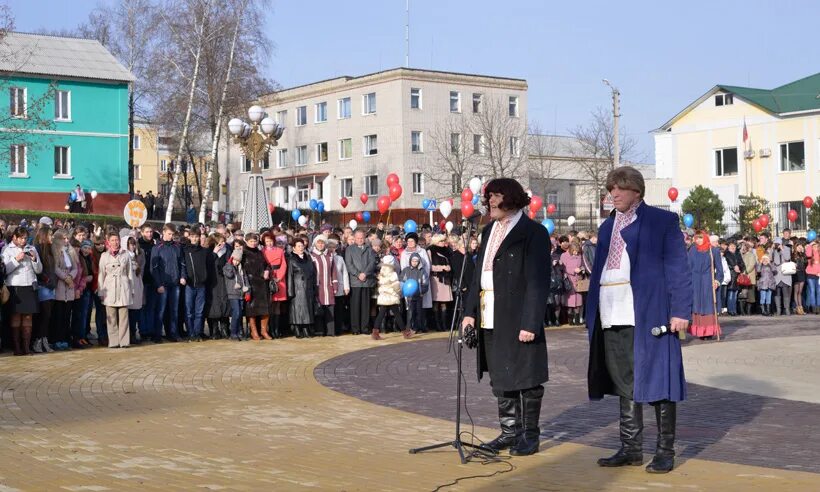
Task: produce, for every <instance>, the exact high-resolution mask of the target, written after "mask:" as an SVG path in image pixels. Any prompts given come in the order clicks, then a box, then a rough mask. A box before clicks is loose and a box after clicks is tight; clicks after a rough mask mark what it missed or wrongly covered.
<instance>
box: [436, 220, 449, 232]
mask: <svg viewBox="0 0 820 492" xmlns="http://www.w3.org/2000/svg"><path fill="white" fill-rule="evenodd" d="M446 225H447V221H446V220H442V221H441V222H439V223H438V229H439V230H440V231H443V230H444V226H446Z"/></svg>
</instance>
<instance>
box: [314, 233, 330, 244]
mask: <svg viewBox="0 0 820 492" xmlns="http://www.w3.org/2000/svg"><path fill="white" fill-rule="evenodd" d="M319 241H322V242H323V243H325V244H327V236H325V235H324V234H317V235H316V237H314V238H313V246H316V243H318V242H319Z"/></svg>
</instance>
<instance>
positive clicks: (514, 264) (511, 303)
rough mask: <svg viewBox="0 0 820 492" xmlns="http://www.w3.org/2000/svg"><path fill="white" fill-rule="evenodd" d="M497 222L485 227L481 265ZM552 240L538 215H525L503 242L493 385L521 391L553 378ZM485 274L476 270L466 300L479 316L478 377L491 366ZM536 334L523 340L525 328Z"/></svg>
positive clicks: (497, 271)
mask: <svg viewBox="0 0 820 492" xmlns="http://www.w3.org/2000/svg"><path fill="white" fill-rule="evenodd" d="M492 225H493V223H490V224H488V226H487V227H485V228H484V231H483V235H484V240H483V241H482V242H481V248H480V249H479V253H478V259H477V261H476V265H483V264H484V255H485V253H486V248H487V244H488V243H489V242H490V241H489V236H488V234H491V233H492ZM549 244H550V240H549V234H548V233H547V230H546V229H545V228H544V227H543V226H542V225H541V224H538V223H536V222H534V221H533V220H532V219H530V218H529V217H527V216H526V214H521V218H520V219H519V220H518V223H517V224H516V225H515V227H513V228H512V230H510V231H509V233H508V234H507V237H506V238H504V241H502V242H501V245H500V246H499V248H498V251H497V252H496V254H495V257H494V259H493V286H494V290H495V309H494V312H495V319H494V320H493V345H494V350H493V353H492V357H493V360H492V361H491V362H490V364H489V366H490V367H492V368H493V373H491V374H490V380H491V381H492V385H493V389H494V390H499V391H515V390H522V389H528V388H533V387H535V386H538V385H540V384H541V383H543V382H545V381H547V380H548V379H549V371H548V369H547V340H546V337H545V336H544V315H545V314H546V312H547V295H548V294H549V282H550V268H549V267H550V248H549ZM480 294H481V275H479V274H478V269H476V275H474V276H473V281H472V284H471V285H470V290H469V292H468V294H467V298H466V300H465V303H464V315H465V316H472V317H474V318H475V319H476V327H477V328H476V329H477V330H478V342H479V346H478V350H477V357H478V363H477V367H476V369H477V371H478V378H479V380H480V379H481V376H482V374H483V373H484V372H486V371H487V370H488V363H487V354H486V353H485V350H484V333H483V332H484V330H483V329H481V328H478V327H479V326H481V316H480V315H481V312H480V310H479V302H480ZM521 330H526V331H528V332H530V333H534V334H535V339H534V340H533V341H532V342H529V343H523V342H521V341H519V340H518V336H519V332H520V331H521Z"/></svg>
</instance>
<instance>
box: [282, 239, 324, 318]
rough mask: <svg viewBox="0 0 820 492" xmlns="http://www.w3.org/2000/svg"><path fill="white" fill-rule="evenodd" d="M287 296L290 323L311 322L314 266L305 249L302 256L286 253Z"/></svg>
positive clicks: (314, 290)
mask: <svg viewBox="0 0 820 492" xmlns="http://www.w3.org/2000/svg"><path fill="white" fill-rule="evenodd" d="M288 297H289V298H290V323H291V324H292V325H309V324H313V320H314V315H315V309H316V303H317V302H318V301H317V298H316V266H315V265H314V264H313V260H312V259H311V257H310V254H309V253H308V252H307V251H305V253H304V255H303V257H302V258H300V257H299V255H296V254H294V253H290V254H289V255H288Z"/></svg>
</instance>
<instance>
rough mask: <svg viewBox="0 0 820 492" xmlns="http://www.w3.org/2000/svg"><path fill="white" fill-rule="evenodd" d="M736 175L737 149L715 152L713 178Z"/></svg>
mask: <svg viewBox="0 0 820 492" xmlns="http://www.w3.org/2000/svg"><path fill="white" fill-rule="evenodd" d="M736 174H737V147H732V148H729V149H718V150H716V151H715V176H734V175H736Z"/></svg>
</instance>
